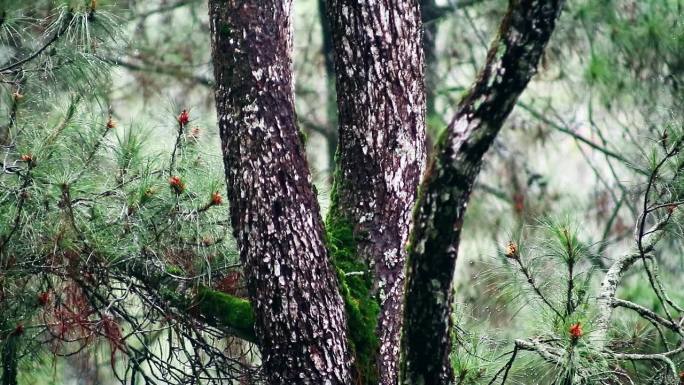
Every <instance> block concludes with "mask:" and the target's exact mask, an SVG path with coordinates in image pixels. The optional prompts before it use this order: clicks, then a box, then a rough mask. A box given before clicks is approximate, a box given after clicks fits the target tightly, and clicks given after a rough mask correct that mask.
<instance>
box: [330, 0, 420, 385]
mask: <svg viewBox="0 0 684 385" xmlns="http://www.w3.org/2000/svg"><path fill="white" fill-rule="evenodd" d="M328 18H329V20H330V23H331V29H332V36H333V45H334V52H335V64H336V71H335V73H336V77H337V100H338V109H339V133H340V137H339V146H338V154H337V157H338V164H337V167H338V169H337V172H336V176H335V181H334V184H335V185H334V187H333V197H332V200H333V202H332V208H331V213H330V217H329V225H330V223H331V222H336V223H338V224H339V223H346V224H348V225H350V226H352V230H353V235H354V239H355V245H356V256H355V257H356V258H357V260H358V261H359V262H361V263H363V266H365V270H367V271H366V272H365V274H372V281H371V282H372V283H371V285H372V287H371V288H370V294H371V297H372V300H373V301H378V305H379V306H380V309H379V316H378V320H377V326H376V330H377V338H378V341H376V345H377V347H373V348H374V349H377V351H376V352H372V353H373V355H376V356H377V358H376V363H375V364H376V365H377V366H376V367H375V368H372V369H371V370H374V371H376V372H377V374H378V375H379V383H380V384H383V385H392V384H396V383H397V381H398V363H399V340H400V338H399V337H400V329H401V320H402V316H401V314H402V298H403V269H404V262H405V258H406V252H405V245H406V241H407V239H408V234H409V230H410V220H411V210H412V208H413V204H414V201H415V197H416V191H417V187H418V183H419V181H420V178H421V176H422V172H423V169H424V164H425V143H424V142H425V96H424V89H423V51H422V45H421V15H420V10H419V7H418V3H417V0H409V1H399V2H398V1H393V0H378V1H374V2H366V1H364V2H358V1H352V0H329V4H328ZM357 348H358V347H357ZM357 353H358V352H357ZM375 383H377V381H376V382H375Z"/></svg>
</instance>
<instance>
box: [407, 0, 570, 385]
mask: <svg viewBox="0 0 684 385" xmlns="http://www.w3.org/2000/svg"><path fill="white" fill-rule="evenodd" d="M562 5H563V1H562V0H511V1H510V2H509V9H508V12H507V14H506V16H505V17H504V19H503V21H502V22H501V25H500V28H499V37H498V38H497V39H496V41H495V43H494V44H493V46H492V47H491V48H490V50H489V53H488V56H487V60H486V63H485V67H484V68H483V69H482V71H481V72H480V75H479V77H478V80H477V81H476V82H475V84H474V85H473V86H472V88H471V89H470V91H469V92H468V93H467V94H466V96H465V97H464V99H463V100H462V101H461V102H460V104H459V105H458V107H457V112H456V114H455V116H454V118H453V120H452V121H451V123H450V125H449V127H448V128H447V130H446V131H445V133H444V134H443V136H442V137H441V138H440V139H439V141H438V144H437V150H436V156H435V158H434V159H433V160H432V161H431V162H430V166H429V167H428V171H427V173H426V177H425V180H424V181H423V184H422V186H421V192H420V197H419V200H418V203H417V205H416V211H415V213H414V231H413V233H412V235H411V241H410V246H409V258H408V263H407V267H408V270H407V292H406V298H405V304H406V312H405V315H404V328H405V329H404V333H403V337H402V349H403V350H402V354H403V356H402V383H404V384H450V383H453V373H452V369H451V364H450V361H449V354H450V352H451V336H450V331H451V327H450V326H451V325H450V323H451V322H450V318H451V317H450V316H451V305H452V297H453V294H452V283H453V282H452V281H453V274H454V268H455V263H456V257H457V251H458V246H459V240H460V234H461V229H462V226H463V219H464V215H465V211H466V204H467V202H468V198H469V196H470V192H471V190H472V187H473V183H474V181H475V178H476V176H477V174H478V172H479V169H480V165H481V162H482V157H483V156H484V154H485V152H486V151H487V149H488V148H489V146H490V145H491V143H492V142H493V140H494V138H495V137H496V135H497V134H498V132H499V130H500V128H501V126H502V124H503V122H504V120H505V119H506V117H507V116H508V115H509V113H510V112H511V110H512V109H513V107H514V105H515V102H516V100H517V98H518V96H519V95H520V94H521V93H522V91H523V90H524V89H525V87H526V86H527V83H528V82H529V80H530V78H531V77H532V76H533V75H534V74H535V72H536V68H537V65H538V62H539V58H540V56H541V54H542V52H543V50H544V47H545V46H546V43H547V42H548V40H549V38H550V36H551V33H552V31H553V29H554V26H555V23H556V20H557V17H558V15H559V13H560V10H561V8H562Z"/></svg>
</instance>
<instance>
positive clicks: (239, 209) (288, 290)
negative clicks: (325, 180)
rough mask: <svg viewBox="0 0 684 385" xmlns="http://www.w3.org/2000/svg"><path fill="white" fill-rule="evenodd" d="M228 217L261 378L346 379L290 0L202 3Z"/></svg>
mask: <svg viewBox="0 0 684 385" xmlns="http://www.w3.org/2000/svg"><path fill="white" fill-rule="evenodd" d="M209 9H210V11H209V12H210V23H211V32H212V37H213V38H212V52H213V63H214V74H215V79H216V84H217V87H216V108H217V113H218V121H219V128H220V136H221V143H222V150H223V155H224V164H225V170H226V182H227V185H228V196H229V198H230V205H231V207H230V210H231V223H232V226H233V231H234V236H235V238H236V240H237V243H238V246H239V248H240V257H241V259H242V261H243V263H244V267H245V272H246V276H247V282H248V289H249V294H250V299H251V301H252V308H253V309H254V313H255V319H256V323H255V331H256V336H257V341H258V344H259V347H260V349H261V353H262V359H263V368H264V371H265V372H266V375H267V377H268V378H269V384H272V385H277V384H288V385H291V384H331V385H333V384H340V385H341V384H344V385H347V384H350V383H351V378H350V370H349V366H350V359H349V356H348V348H347V340H346V325H345V316H344V305H343V301H342V298H341V296H340V294H339V291H338V281H337V278H336V274H335V272H334V271H333V268H332V266H331V264H330V262H329V260H328V253H327V251H326V247H325V245H324V242H323V240H324V235H323V224H322V220H321V219H320V214H319V207H318V203H317V201H316V197H315V195H314V194H313V192H312V188H311V176H310V173H309V169H308V168H307V163H306V159H305V155H304V148H303V144H302V142H301V140H300V136H299V131H298V129H297V126H296V123H295V113H294V105H293V85H292V60H291V55H292V32H291V15H290V12H291V0H281V1H278V0H228V1H226V0H210V1H209Z"/></svg>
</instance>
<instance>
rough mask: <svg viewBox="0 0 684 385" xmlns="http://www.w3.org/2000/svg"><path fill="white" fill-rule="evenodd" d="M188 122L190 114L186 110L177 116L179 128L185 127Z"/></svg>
mask: <svg viewBox="0 0 684 385" xmlns="http://www.w3.org/2000/svg"><path fill="white" fill-rule="evenodd" d="M188 122H190V113H189V112H188V110H183V111H181V113H180V115H178V123H180V125H181V126H185V125H186V124H188Z"/></svg>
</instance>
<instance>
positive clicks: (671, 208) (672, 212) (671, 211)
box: [666, 204, 677, 215]
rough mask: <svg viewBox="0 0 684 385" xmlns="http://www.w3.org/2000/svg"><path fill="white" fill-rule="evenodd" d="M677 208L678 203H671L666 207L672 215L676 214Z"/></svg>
mask: <svg viewBox="0 0 684 385" xmlns="http://www.w3.org/2000/svg"><path fill="white" fill-rule="evenodd" d="M675 209H677V205H675V204H672V205H669V206H667V208H666V210H667V213H668V214H670V215H672V214H674V212H675Z"/></svg>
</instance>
